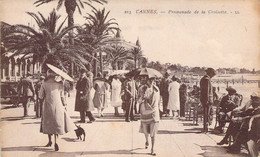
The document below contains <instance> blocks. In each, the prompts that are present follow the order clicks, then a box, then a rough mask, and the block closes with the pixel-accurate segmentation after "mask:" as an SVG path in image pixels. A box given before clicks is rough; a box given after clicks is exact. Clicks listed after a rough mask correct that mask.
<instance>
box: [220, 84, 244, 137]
mask: <svg viewBox="0 0 260 157" xmlns="http://www.w3.org/2000/svg"><path fill="white" fill-rule="evenodd" d="M226 90H227V91H228V94H227V95H225V96H224V97H223V98H222V99H221V101H220V104H219V108H220V110H219V114H218V115H217V116H218V121H219V126H218V127H216V130H218V131H219V132H220V133H223V128H224V126H225V124H226V122H228V121H229V119H230V114H229V113H231V112H232V111H233V110H234V109H235V108H237V107H238V106H240V104H241V98H240V96H239V94H237V93H236V92H237V91H236V90H235V89H234V88H232V87H231V86H229V87H227V88H226Z"/></svg>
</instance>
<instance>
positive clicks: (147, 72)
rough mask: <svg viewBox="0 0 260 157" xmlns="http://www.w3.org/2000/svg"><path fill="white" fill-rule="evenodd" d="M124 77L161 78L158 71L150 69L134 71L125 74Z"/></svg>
mask: <svg viewBox="0 0 260 157" xmlns="http://www.w3.org/2000/svg"><path fill="white" fill-rule="evenodd" d="M126 76H148V78H153V77H156V78H157V77H163V76H162V74H161V73H160V72H159V71H157V70H155V69H152V68H140V69H135V70H132V71H130V72H129V73H127V74H126Z"/></svg>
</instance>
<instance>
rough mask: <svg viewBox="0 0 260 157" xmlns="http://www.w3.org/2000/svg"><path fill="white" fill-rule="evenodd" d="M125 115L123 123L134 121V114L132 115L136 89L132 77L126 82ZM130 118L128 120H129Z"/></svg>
mask: <svg viewBox="0 0 260 157" xmlns="http://www.w3.org/2000/svg"><path fill="white" fill-rule="evenodd" d="M125 92H126V94H125V95H126V114H125V121H126V122H130V120H131V121H136V119H135V118H134V113H133V107H134V103H135V100H136V99H135V98H136V95H137V88H136V83H135V80H134V76H129V78H128V81H127V82H126V88H125ZM129 118H130V119H129Z"/></svg>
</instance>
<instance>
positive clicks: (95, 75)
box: [93, 53, 97, 77]
mask: <svg viewBox="0 0 260 157" xmlns="http://www.w3.org/2000/svg"><path fill="white" fill-rule="evenodd" d="M94 57H95V58H97V54H96V53H95V54H94ZM93 73H94V77H97V61H96V60H94V69H93Z"/></svg>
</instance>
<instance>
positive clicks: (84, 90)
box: [75, 77, 94, 111]
mask: <svg viewBox="0 0 260 157" xmlns="http://www.w3.org/2000/svg"><path fill="white" fill-rule="evenodd" d="M90 89H91V83H90V80H89V79H88V78H87V77H83V78H81V79H80V80H78V82H77V84H76V90H77V93H76V102H75V111H93V110H94V106H93V101H92V100H90Z"/></svg>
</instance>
